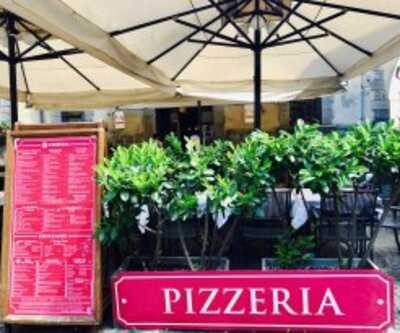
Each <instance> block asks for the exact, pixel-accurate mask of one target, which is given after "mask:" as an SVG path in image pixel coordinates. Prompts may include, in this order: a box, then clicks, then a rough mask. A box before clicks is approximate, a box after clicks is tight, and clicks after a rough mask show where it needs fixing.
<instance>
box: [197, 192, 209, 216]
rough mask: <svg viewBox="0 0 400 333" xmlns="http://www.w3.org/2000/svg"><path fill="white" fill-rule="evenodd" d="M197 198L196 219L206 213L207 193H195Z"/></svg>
mask: <svg viewBox="0 0 400 333" xmlns="http://www.w3.org/2000/svg"><path fill="white" fill-rule="evenodd" d="M196 198H197V213H196V214H197V218H200V217H202V216H203V215H204V214H205V213H206V211H207V191H204V192H196Z"/></svg>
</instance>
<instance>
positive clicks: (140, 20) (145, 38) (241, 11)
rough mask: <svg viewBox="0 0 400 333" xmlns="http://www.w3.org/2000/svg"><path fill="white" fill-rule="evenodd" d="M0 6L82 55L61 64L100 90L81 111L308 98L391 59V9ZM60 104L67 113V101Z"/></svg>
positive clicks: (224, 2) (289, 0)
mask: <svg viewBox="0 0 400 333" xmlns="http://www.w3.org/2000/svg"><path fill="white" fill-rule="evenodd" d="M0 6H2V7H3V8H5V9H6V10H8V11H10V12H12V13H15V14H16V15H18V16H19V17H21V18H23V19H25V20H27V21H28V22H31V23H33V24H34V25H35V26H37V27H40V28H41V29H43V30H44V31H47V32H49V33H51V34H52V35H54V36H58V37H59V38H61V39H62V40H63V41H64V42H66V43H68V44H70V45H74V47H77V48H78V49H79V50H81V51H84V52H85V53H86V54H75V55H66V57H68V59H70V60H71V62H72V61H76V62H77V63H79V64H81V65H82V66H83V67H86V69H87V70H88V71H87V72H86V73H87V74H88V76H90V77H91V78H94V79H93V80H95V79H96V80H95V81H96V83H97V85H98V86H99V87H100V90H97V93H96V92H90V93H89V91H90V90H88V89H87V90H86V91H81V92H80V95H79V96H80V98H81V99H80V103H81V104H82V105H83V104H84V100H85V99H87V100H90V97H91V102H92V103H91V104H90V105H92V106H100V105H101V104H102V103H104V99H103V100H102V99H101V98H100V97H99V96H102V97H104V98H106V95H107V94H109V95H110V96H109V97H110V99H109V101H111V100H113V99H114V97H113V93H115V94H119V97H120V100H124V101H125V102H129V100H130V101H131V102H132V103H135V98H134V96H132V95H135V94H136V93H139V94H138V95H137V99H138V100H139V99H141V100H142V101H146V98H142V97H147V101H152V100H154V101H158V102H160V101H161V102H162V100H163V99H168V101H169V102H170V103H171V102H172V103H173V102H174V101H175V102H176V103H178V102H179V100H180V99H182V97H180V96H185V98H186V102H190V101H191V100H192V99H193V100H199V99H208V100H210V99H211V100H230V101H238V102H239V101H240V102H244V101H252V100H253V99H254V98H255V99H259V100H260V101H261V100H264V101H285V100H291V99H296V98H297V99H298V98H309V97H315V96H318V95H322V94H326V93H331V92H333V91H336V90H338V89H340V88H341V82H343V81H344V80H347V79H350V78H352V77H354V76H357V75H359V74H361V73H363V72H365V71H367V70H369V69H371V68H373V67H375V66H377V65H379V64H382V63H385V62H386V61H388V60H390V59H392V58H394V57H396V56H398V55H399V54H400V6H399V5H398V0H385V1H376V0H168V1H165V0H136V1H131V0H119V1H113V2H112V1H108V0H96V1H86V0H43V1H30V0H0ZM257 32H258V33H257ZM257 35H258V37H257ZM48 43H51V41H48ZM93 57H94V58H96V59H98V60H100V61H96V60H95V59H94V58H93ZM74 59H76V60H74ZM32 66H43V67H44V69H45V68H46V66H47V65H45V63H43V64H40V65H36V64H35V65H32ZM106 67H107V68H108V69H107V70H106ZM38 73H41V71H40V70H39V71H36V74H37V75H36V76H35V75H34V76H35V77H36V79H37V80H38V81H41V82H42V81H49V80H50V79H48V78H46V77H45V76H46V75H47V72H46V70H44V73H43V75H41V74H38ZM90 74H91V75H90ZM71 75H72V74H71ZM59 77H60V78H61V76H59ZM254 79H256V80H255V81H259V84H258V85H257V84H256V85H255V84H254ZM60 80H61V79H60ZM20 81H21V80H19V82H20ZM63 81H64V80H63ZM66 81H68V82H65V83H63V84H61V83H60V85H59V86H57V85H54V87H53V90H49V91H45V90H46V89H47V88H46V87H45V85H43V87H42V88H41V89H42V90H41V93H46V92H53V93H58V94H60V93H61V92H62V91H65V92H67V93H72V92H74V89H76V88H77V85H75V84H74V80H72V79H71V80H69V79H67V80H66ZM0 84H2V85H3V86H5V85H6V82H4V83H2V82H1V83H0ZM64 84H65V86H64ZM81 84H82V85H84V84H87V82H86V83H81ZM37 85H38V86H39V83H37ZM102 85H104V86H102ZM149 87H151V88H149ZM86 88H89V87H86ZM113 89H116V91H114V92H113ZM138 89H139V90H138ZM22 90H23V87H22ZM32 90H33V88H32ZM103 90H104V91H103ZM135 90H136V92H135ZM254 90H255V93H256V96H255V97H253V93H254ZM158 91H160V93H158ZM176 93H178V95H179V96H177V95H176ZM85 94H90V97H88V96H85ZM140 94H144V95H145V96H141V95H140ZM152 95H153V96H152ZM42 96H43V97H44V95H42ZM65 96H67V97H65ZM70 96H73V94H72V95H70ZM94 96H97V97H99V99H98V100H96V98H95V97H94ZM59 97H61V99H63V98H64V102H66V103H62V105H67V104H68V103H67V101H65V98H68V94H66V95H64V97H63V96H59ZM129 97H131V98H129ZM185 98H184V99H185ZM116 100H117V98H115V99H114V101H116ZM138 100H137V101H138ZM53 101H54V103H56V101H57V98H55V96H54V95H53ZM96 104H97V105H96Z"/></svg>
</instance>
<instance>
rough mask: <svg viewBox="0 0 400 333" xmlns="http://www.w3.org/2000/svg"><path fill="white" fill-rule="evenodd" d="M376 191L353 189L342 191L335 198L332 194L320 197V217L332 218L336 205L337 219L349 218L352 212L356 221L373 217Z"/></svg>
mask: <svg viewBox="0 0 400 333" xmlns="http://www.w3.org/2000/svg"><path fill="white" fill-rule="evenodd" d="M377 197H378V191H377V190H371V189H359V190H358V191H357V192H356V191H355V190H354V189H351V190H342V191H340V192H339V193H338V194H337V195H336V197H335V195H333V194H327V195H324V196H322V200H321V217H326V218H334V217H335V215H336V213H335V205H337V209H338V215H339V217H351V216H353V214H354V212H355V213H356V216H357V219H369V218H373V217H374V215H375V209H376V201H377Z"/></svg>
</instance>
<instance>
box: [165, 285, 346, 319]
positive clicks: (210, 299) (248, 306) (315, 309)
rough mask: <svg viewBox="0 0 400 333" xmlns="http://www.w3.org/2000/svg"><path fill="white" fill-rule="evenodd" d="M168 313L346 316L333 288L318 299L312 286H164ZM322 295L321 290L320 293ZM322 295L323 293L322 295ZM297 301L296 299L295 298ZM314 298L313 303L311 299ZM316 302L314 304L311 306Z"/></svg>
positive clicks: (166, 312)
mask: <svg viewBox="0 0 400 333" xmlns="http://www.w3.org/2000/svg"><path fill="white" fill-rule="evenodd" d="M162 293H163V296H164V314H168V315H172V314H176V313H180V312H182V313H184V314H186V315H197V314H200V315H207V316H210V315H219V314H224V315H235V316H237V315H245V314H249V315H254V316H263V315H271V316H281V315H291V316H324V315H326V314H329V315H334V316H344V315H345V313H344V312H343V310H342V308H341V306H340V304H339V303H338V301H337V298H336V296H335V294H334V293H333V291H332V290H331V289H330V288H327V289H326V290H325V291H324V293H323V294H322V296H319V297H318V299H315V297H316V296H314V299H313V298H312V296H313V295H312V291H311V289H310V288H306V287H304V288H298V289H296V290H289V289H287V288H198V289H195V288H183V289H179V288H164V289H162ZM318 294H319V293H318ZM320 295H321V294H320ZM294 299H296V300H297V301H296V302H294V301H293V300H294ZM311 300H312V302H311ZM311 304H313V306H311Z"/></svg>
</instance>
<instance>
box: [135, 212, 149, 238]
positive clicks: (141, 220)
mask: <svg viewBox="0 0 400 333" xmlns="http://www.w3.org/2000/svg"><path fill="white" fill-rule="evenodd" d="M140 209H141V211H140V214H139V215H137V216H136V219H137V220H138V228H139V230H140V232H141V233H142V234H145V233H146V231H147V225H148V224H149V222H150V212H149V207H148V206H147V205H143V206H142V207H140Z"/></svg>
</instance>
